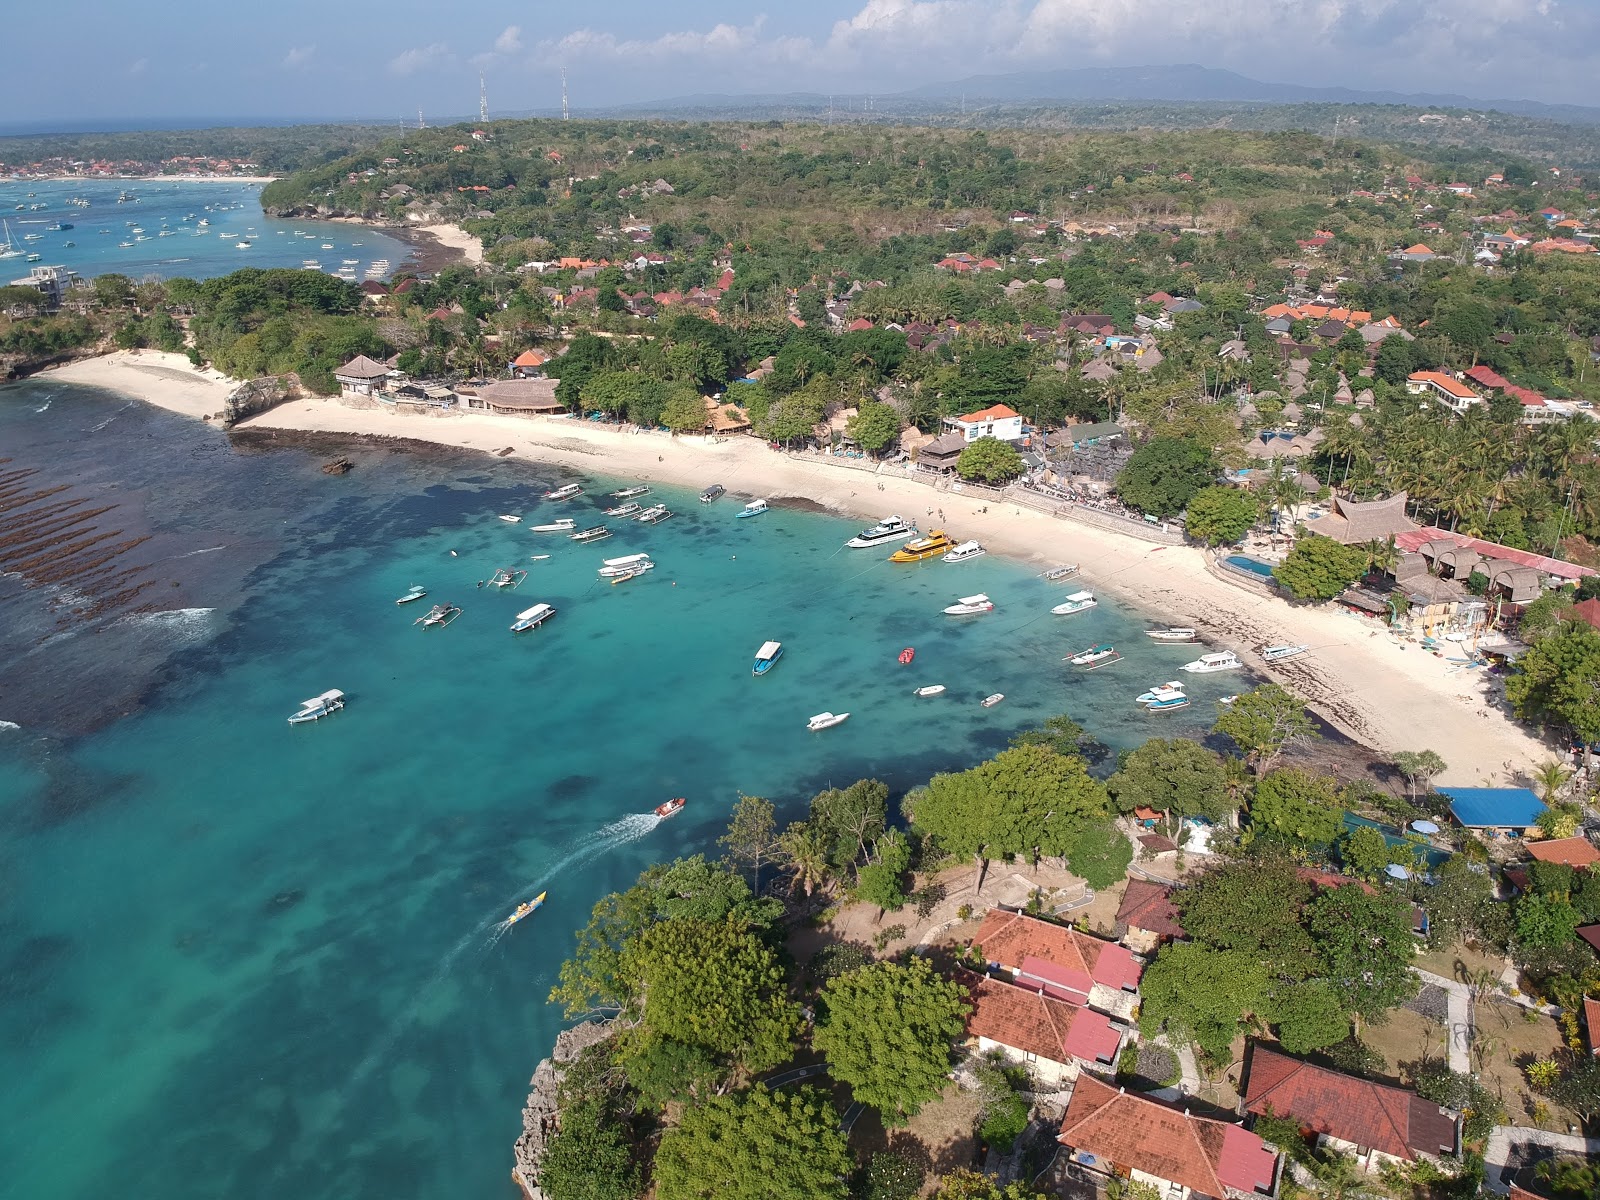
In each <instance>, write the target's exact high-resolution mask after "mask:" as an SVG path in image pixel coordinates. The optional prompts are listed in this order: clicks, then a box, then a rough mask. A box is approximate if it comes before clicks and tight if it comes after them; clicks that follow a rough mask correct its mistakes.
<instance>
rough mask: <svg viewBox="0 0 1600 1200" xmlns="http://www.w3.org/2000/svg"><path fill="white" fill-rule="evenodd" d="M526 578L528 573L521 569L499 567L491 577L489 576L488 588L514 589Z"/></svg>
mask: <svg viewBox="0 0 1600 1200" xmlns="http://www.w3.org/2000/svg"><path fill="white" fill-rule="evenodd" d="M527 577H528V573H527V572H526V571H523V570H521V569H514V568H511V567H501V568H500V569H499V570H498V571H496V572H495V573H494V574H493V575H491V576H489V586H490V587H497V588H515V587H516V586H517V585H518V584H520V583H521V582H522V581H523V580H524V579H526V578H527Z"/></svg>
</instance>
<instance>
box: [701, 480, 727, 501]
mask: <svg viewBox="0 0 1600 1200" xmlns="http://www.w3.org/2000/svg"><path fill="white" fill-rule="evenodd" d="M727 490H728V489H727V488H725V487H723V486H722V485H721V484H720V483H713V484H712V485H711V486H710V487H708V488H707V489H706V490H705V491H703V492H701V493H700V503H701V504H710V503H711V502H712V501H713V500H715V499H716V498H717V497H718V496H720V495H722V493H723V492H725V491H727Z"/></svg>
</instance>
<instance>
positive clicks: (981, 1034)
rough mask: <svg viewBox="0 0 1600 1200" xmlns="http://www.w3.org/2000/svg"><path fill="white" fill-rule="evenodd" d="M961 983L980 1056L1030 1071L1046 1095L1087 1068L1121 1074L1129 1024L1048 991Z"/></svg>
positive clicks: (981, 980)
mask: <svg viewBox="0 0 1600 1200" xmlns="http://www.w3.org/2000/svg"><path fill="white" fill-rule="evenodd" d="M956 981H957V982H958V983H960V984H961V986H962V987H964V988H966V989H967V993H968V998H969V999H970V1000H971V1002H972V1012H971V1014H970V1015H969V1016H968V1017H967V1036H968V1037H969V1038H974V1039H976V1040H977V1044H978V1051H979V1053H982V1054H990V1053H999V1054H1000V1055H1001V1056H1002V1057H1004V1058H1006V1059H1007V1060H1008V1061H1010V1062H1014V1063H1017V1064H1018V1065H1021V1066H1025V1067H1026V1068H1027V1069H1028V1074H1029V1076H1030V1077H1031V1078H1032V1080H1033V1082H1034V1083H1035V1085H1037V1086H1038V1087H1039V1088H1040V1090H1046V1089H1049V1090H1054V1089H1059V1088H1060V1087H1061V1086H1062V1085H1063V1084H1066V1083H1069V1082H1071V1081H1072V1080H1074V1079H1076V1078H1078V1076H1079V1074H1080V1073H1081V1072H1082V1071H1083V1069H1084V1068H1085V1067H1089V1068H1091V1069H1101V1070H1107V1071H1111V1070H1115V1069H1116V1065H1117V1058H1118V1056H1119V1055H1120V1054H1121V1053H1122V1047H1123V1043H1124V1042H1125V1041H1126V1040H1127V1038H1128V1036H1129V1032H1130V1031H1129V1027H1128V1026H1127V1025H1126V1024H1124V1023H1122V1022H1120V1021H1113V1020H1112V1019H1111V1018H1110V1017H1108V1016H1106V1015H1105V1013H1102V1012H1096V1011H1095V1010H1094V1009H1092V1008H1084V1007H1082V1006H1081V1005H1077V1004H1073V1003H1071V1002H1070V1001H1067V1000H1063V999H1059V998H1057V997H1055V996H1052V995H1050V994H1049V992H1048V991H1046V990H1044V989H1042V988H1041V989H1035V988H1029V987H1022V986H1019V985H1018V984H1015V983H1007V982H1006V981H1005V980H1003V979H995V978H993V977H992V976H988V975H975V974H972V973H971V972H967V971H963V972H960V973H959V974H958V975H957V976H956Z"/></svg>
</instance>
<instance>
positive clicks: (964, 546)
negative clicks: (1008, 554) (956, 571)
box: [943, 542, 989, 563]
mask: <svg viewBox="0 0 1600 1200" xmlns="http://www.w3.org/2000/svg"><path fill="white" fill-rule="evenodd" d="M987 553H989V552H988V551H987V550H985V549H984V548H983V544H982V543H981V542H962V543H961V544H960V545H959V546H957V547H956V548H955V549H954V550H952V551H950V553H949V554H946V555H945V556H944V560H943V561H945V562H948V563H958V562H966V561H967V559H969V558H982V557H983V556H984V555H985V554H987Z"/></svg>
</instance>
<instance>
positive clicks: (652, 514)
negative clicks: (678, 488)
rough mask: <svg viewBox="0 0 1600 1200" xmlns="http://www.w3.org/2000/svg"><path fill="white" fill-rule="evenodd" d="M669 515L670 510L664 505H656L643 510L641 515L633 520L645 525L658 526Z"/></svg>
mask: <svg viewBox="0 0 1600 1200" xmlns="http://www.w3.org/2000/svg"><path fill="white" fill-rule="evenodd" d="M671 515H672V510H671V509H670V508H668V507H667V506H666V505H665V504H657V505H654V506H652V507H650V508H647V509H645V510H644V511H643V512H642V513H640V514H639V515H638V516H637V517H635V518H634V520H635V521H643V522H644V523H645V524H646V525H659V524H660V523H661V522H662V521H665V520H666V519H667V518H668V517H670V516H671Z"/></svg>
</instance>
